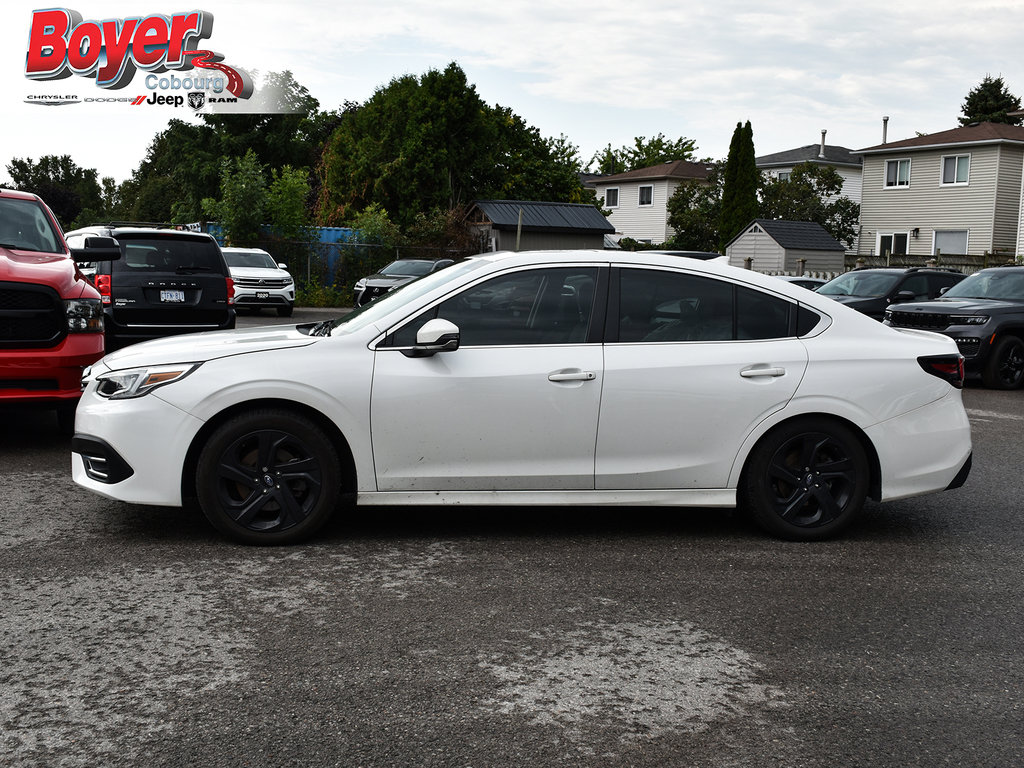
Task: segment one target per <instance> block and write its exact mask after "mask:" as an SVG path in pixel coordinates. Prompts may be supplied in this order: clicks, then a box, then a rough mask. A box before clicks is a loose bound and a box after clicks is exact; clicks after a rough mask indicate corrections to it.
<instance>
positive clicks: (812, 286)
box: [774, 275, 828, 291]
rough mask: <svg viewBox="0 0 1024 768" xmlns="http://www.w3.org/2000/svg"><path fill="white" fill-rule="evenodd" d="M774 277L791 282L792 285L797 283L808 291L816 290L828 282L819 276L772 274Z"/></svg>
mask: <svg viewBox="0 0 1024 768" xmlns="http://www.w3.org/2000/svg"><path fill="white" fill-rule="evenodd" d="M774 277H777V278H779V279H780V280H785V281H786V282H787V283H793V285H799V286H800V287H801V288H806V289H807V290H809V291H816V290H818V289H819V288H821V286H823V285H824V284H825V283H827V282H828V280H822V279H821V278H820V277H807V276H806V275H799V276H798V275H774Z"/></svg>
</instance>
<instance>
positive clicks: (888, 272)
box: [818, 267, 966, 320]
mask: <svg viewBox="0 0 1024 768" xmlns="http://www.w3.org/2000/svg"><path fill="white" fill-rule="evenodd" d="M964 277H966V275H964V274H963V273H962V272H960V271H959V270H956V269H942V268H939V267H909V268H902V269H901V268H896V267H880V268H872V267H860V268H858V269H854V270H852V271H850V272H847V273H846V274H843V275H840V276H839V277H836V278H834V279H832V280H829V281H828V282H827V283H825V284H824V285H823V286H821V287H820V288H819V289H818V293H820V294H823V295H825V296H828V297H829V298H830V299H835V300H836V301H838V302H840V303H841V304H846V305H847V306H848V307H852V308H853V309H856V310H858V311H860V312H863V313H864V314H865V315H868V316H869V317H873V318H875V320H881V319H882V318H883V316H884V315H885V308H886V307H888V306H889V305H890V304H898V303H902V302H905V301H927V300H928V299H934V298H937V297H939V296H940V295H941V294H942V292H943V291H944V290H945V289H947V288H952V287H953V286H954V285H956V284H957V283H959V282H960V281H961V280H963V279H964Z"/></svg>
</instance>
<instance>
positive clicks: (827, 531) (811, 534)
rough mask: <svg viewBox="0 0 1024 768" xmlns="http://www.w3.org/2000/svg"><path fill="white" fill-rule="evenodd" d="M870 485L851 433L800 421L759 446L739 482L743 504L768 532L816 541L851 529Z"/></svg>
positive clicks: (859, 448)
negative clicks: (848, 528) (851, 524)
mask: <svg viewBox="0 0 1024 768" xmlns="http://www.w3.org/2000/svg"><path fill="white" fill-rule="evenodd" d="M868 483H869V467H868V460H867V456H866V455H865V452H864V448H863V446H862V445H861V444H860V441H859V440H857V438H856V437H855V436H854V435H853V433H852V432H851V431H850V430H849V429H848V428H846V427H844V426H843V425H841V424H839V423H838V422H833V421H830V420H828V419H802V420H799V421H794V422H789V423H787V424H784V425H782V426H781V427H779V428H777V429H775V430H774V431H772V432H769V433H768V434H767V435H766V436H765V437H764V438H762V439H761V442H759V443H758V444H757V446H756V447H755V448H754V450H753V451H752V453H751V455H750V458H749V460H748V462H747V467H746V471H745V472H744V474H743V478H742V480H741V486H740V494H741V498H740V501H741V503H743V504H744V506H745V507H746V508H747V509H749V510H750V512H751V513H752V514H753V516H754V519H755V520H756V521H757V522H758V524H760V525H761V526H762V527H763V528H764V529H765V530H767V531H769V532H770V533H773V534H775V535H776V536H779V537H781V538H784V539H790V540H792V541H813V540H820V539H825V538H828V537H830V536H833V535H835V534H836V533H838V532H839V531H840V530H842V529H843V528H845V527H846V526H847V525H849V523H850V522H851V521H852V520H853V519H854V518H855V517H856V516H857V515H858V514H859V513H860V511H861V509H862V507H863V506H864V500H865V499H866V498H867V489H868Z"/></svg>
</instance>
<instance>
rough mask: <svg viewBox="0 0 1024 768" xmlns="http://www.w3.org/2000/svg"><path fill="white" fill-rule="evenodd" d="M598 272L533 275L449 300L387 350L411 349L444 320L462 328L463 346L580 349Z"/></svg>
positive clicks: (494, 282)
mask: <svg viewBox="0 0 1024 768" xmlns="http://www.w3.org/2000/svg"><path fill="white" fill-rule="evenodd" d="M596 285H597V267H552V268H547V269H528V270H523V271H520V272H512V273H510V274H507V275H501V276H499V277H495V278H492V279H490V280H487V281H485V282H483V283H480V284H479V285H475V286H473V287H471V288H467V289H466V290H464V291H462V292H461V293H459V294H457V295H455V296H453V297H452V298H450V299H446V300H445V301H443V302H441V303H440V304H437V305H435V306H434V307H432V308H431V309H429V310H427V311H426V312H423V313H421V314H420V315H418V316H417V317H416V318H414V319H413V320H412V321H411V322H409V323H406V324H405V325H404V326H402V327H401V328H399V329H398V330H397V331H395V333H393V334H392V335H391V337H390V339H389V340H388V342H387V344H388V346H392V347H411V346H413V345H414V344H415V343H416V332H417V331H418V330H419V329H420V328H421V327H422V326H423V324H424V323H426V322H427V321H428V320H432V319H433V318H436V317H440V318H443V319H445V320H448V321H450V322H452V323H454V324H455V325H457V326H458V328H459V338H460V346H463V347H475V346H508V345H517V346H518V345H523V344H580V343H583V342H584V341H586V338H587V330H588V328H589V325H590V315H591V311H592V310H593V307H594V294H595V288H596Z"/></svg>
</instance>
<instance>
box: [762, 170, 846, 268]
mask: <svg viewBox="0 0 1024 768" xmlns="http://www.w3.org/2000/svg"><path fill="white" fill-rule="evenodd" d="M842 188H843V177H842V176H840V175H839V173H838V171H836V169H835V168H832V167H831V166H827V165H819V164H818V163H801V164H800V165H798V166H796V167H795V168H793V171H792V173H791V174H790V176H789V178H788V179H774V180H772V181H768V182H765V183H764V185H763V186H762V189H761V218H766V219H785V220H787V221H813V222H817V223H818V224H821V226H823V227H824V228H825V229H826V230H827V231H828V233H829V234H830V235H832V236H833V237H834V238H835V239H836V240H839V241H840V242H842V243H844V244H845V245H846V246H847V248H849V247H850V246H852V245H853V240H854V238H855V237H856V235H857V222H858V220H859V218H860V206H859V205H857V204H856V203H855V202H853V201H852V200H850V199H849V198H848V197H841V196H840V192H841V191H842Z"/></svg>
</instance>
